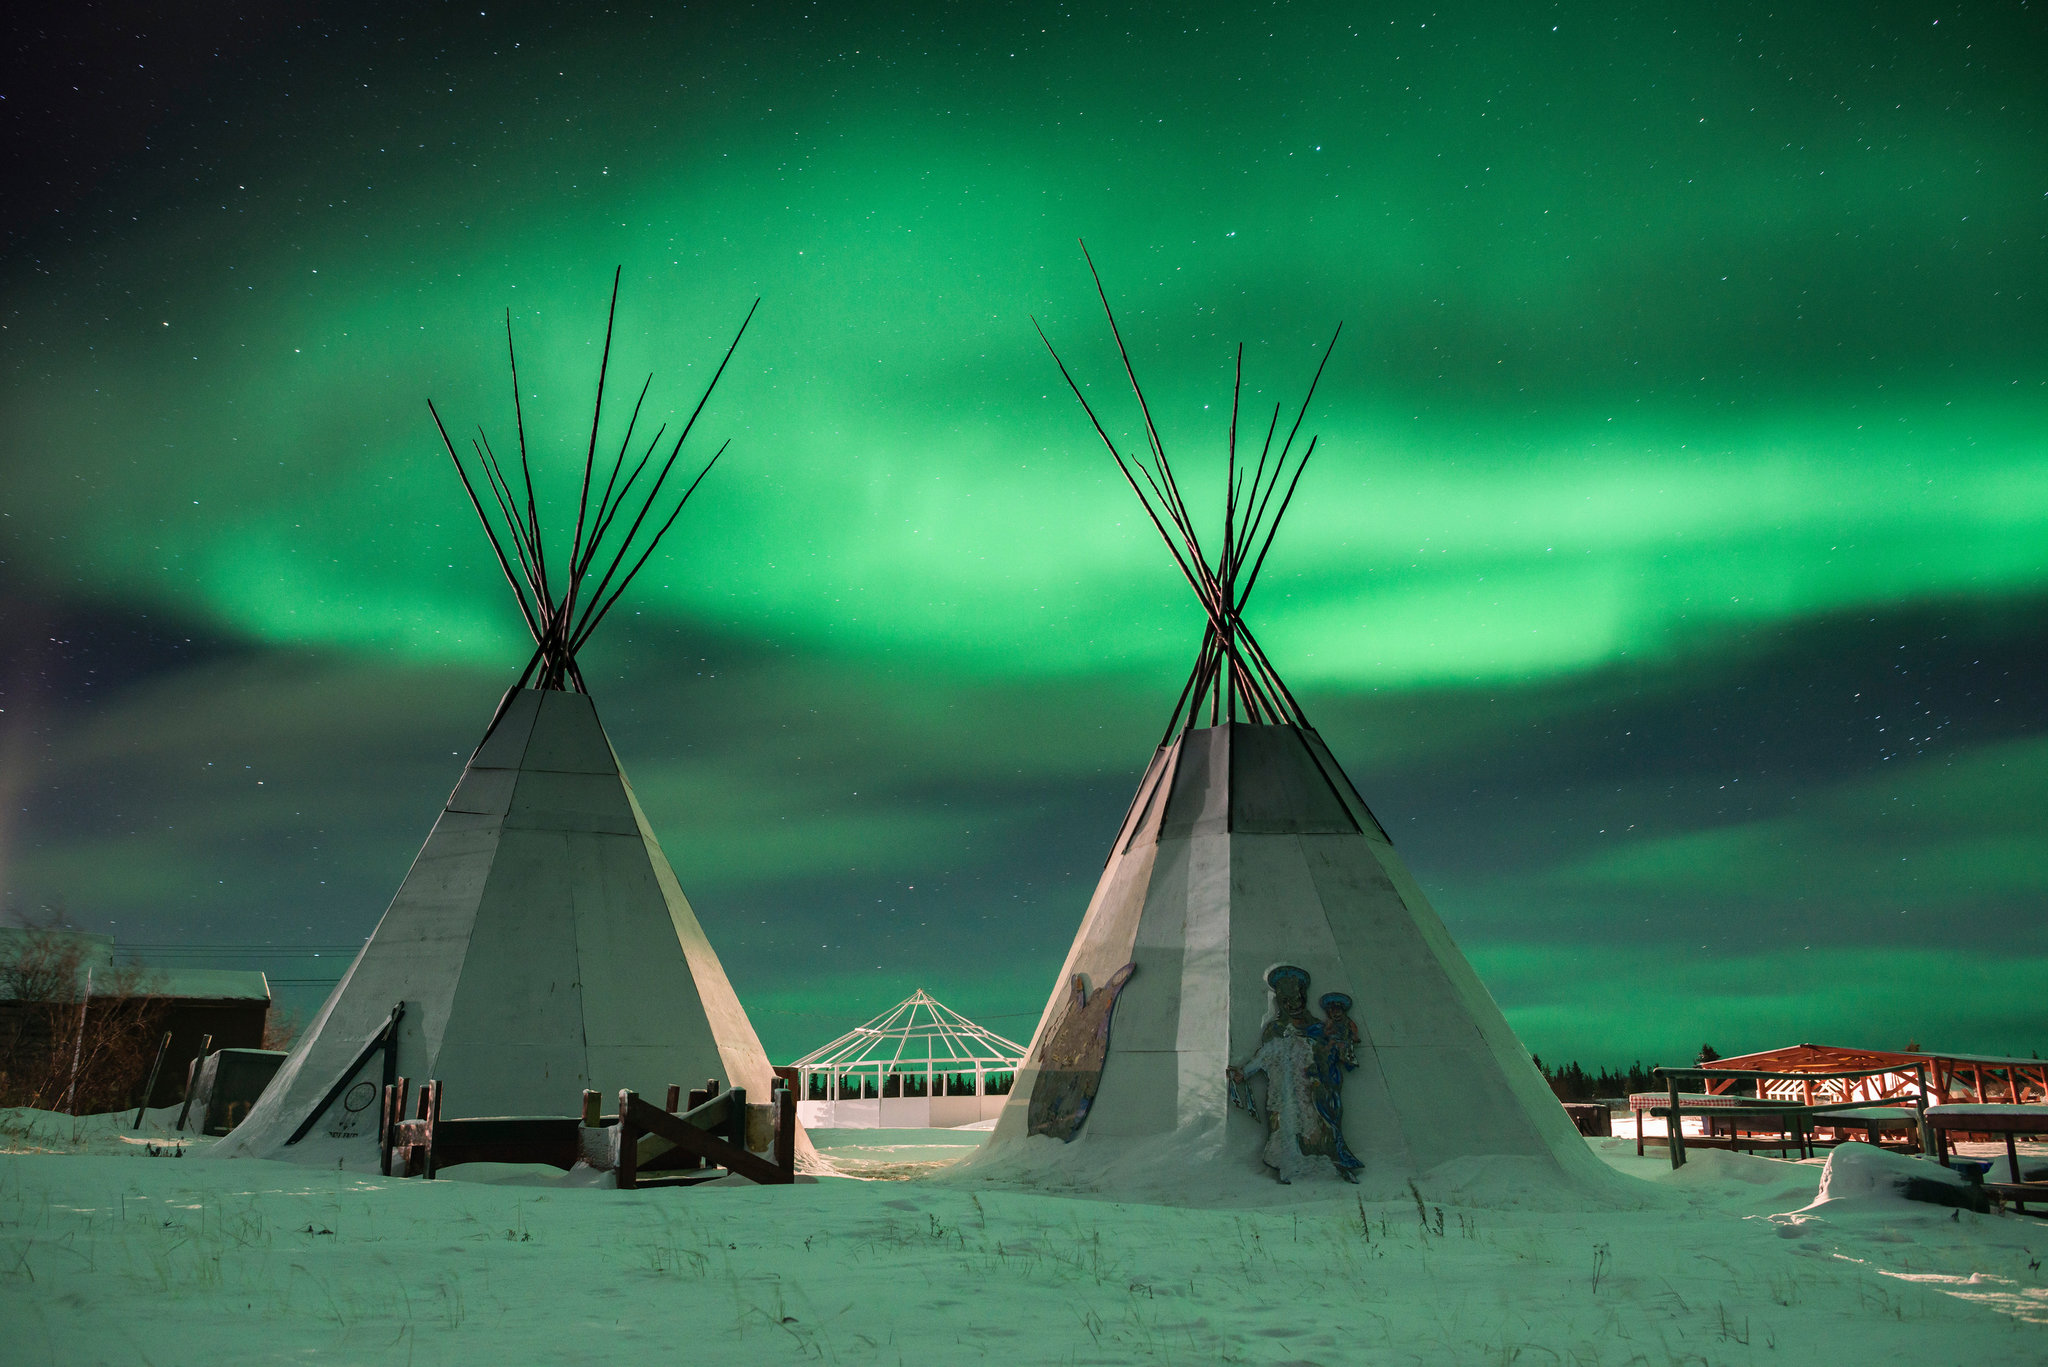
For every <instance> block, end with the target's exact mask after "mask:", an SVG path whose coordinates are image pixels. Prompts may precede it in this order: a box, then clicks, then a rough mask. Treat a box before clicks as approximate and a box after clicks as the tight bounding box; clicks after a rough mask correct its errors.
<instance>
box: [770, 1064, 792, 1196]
mask: <svg viewBox="0 0 2048 1367" xmlns="http://www.w3.org/2000/svg"><path fill="white" fill-rule="evenodd" d="M775 1166H776V1167H778V1168H780V1169H782V1171H783V1172H784V1173H786V1174H788V1176H787V1177H786V1178H785V1180H787V1181H791V1182H794V1181H795V1180H796V1090H795V1089H794V1088H792V1087H791V1086H790V1085H789V1083H788V1082H787V1081H785V1082H784V1083H783V1085H782V1086H781V1087H779V1088H777V1089H776V1092H775Z"/></svg>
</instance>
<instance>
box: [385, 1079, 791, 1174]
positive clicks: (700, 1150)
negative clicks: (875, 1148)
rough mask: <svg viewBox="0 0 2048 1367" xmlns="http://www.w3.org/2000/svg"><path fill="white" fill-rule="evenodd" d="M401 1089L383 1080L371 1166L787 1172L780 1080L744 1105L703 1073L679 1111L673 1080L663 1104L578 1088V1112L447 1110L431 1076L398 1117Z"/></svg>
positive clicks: (787, 1108)
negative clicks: (456, 1113) (606, 1100)
mask: <svg viewBox="0 0 2048 1367" xmlns="http://www.w3.org/2000/svg"><path fill="white" fill-rule="evenodd" d="M410 1088H411V1084H410V1083H409V1082H408V1080H407V1079H405V1078H399V1079H398V1080H397V1081H396V1082H394V1083H392V1084H390V1085H388V1086H386V1087H385V1089H384V1107H383V1113H382V1116H381V1118H380V1120H379V1124H378V1154H379V1159H378V1166H379V1169H380V1171H382V1172H383V1173H384V1175H385V1176H387V1177H390V1176H397V1177H424V1178H427V1179H429V1180H431V1179H432V1178H433V1177H434V1175H435V1173H436V1172H437V1171H438V1170H439V1169H441V1168H445V1167H453V1166H455V1165H456V1164H458V1163H542V1164H546V1165H548V1166H550V1167H556V1168H560V1169H562V1170H563V1171H565V1172H566V1171H568V1170H569V1169H570V1168H573V1167H575V1166H576V1164H578V1163H587V1164H589V1165H590V1166H591V1167H594V1168H597V1169H599V1170H600V1171H608V1172H615V1173H617V1174H618V1184H619V1186H620V1187H622V1188H625V1189H628V1190H631V1189H633V1188H636V1187H646V1186H689V1185H693V1184H695V1183H698V1182H709V1181H713V1180H715V1179H717V1178H720V1177H723V1176H725V1175H726V1174H727V1173H731V1174H733V1175H736V1176H740V1177H746V1178H749V1179H750V1180H752V1181H755V1182H759V1183H762V1184H764V1185H787V1184H789V1183H792V1182H794V1181H795V1180H796V1094H795V1093H794V1092H792V1091H790V1090H789V1088H788V1087H787V1086H786V1085H783V1086H778V1087H777V1088H776V1089H775V1092H774V1097H775V1101H774V1104H773V1105H771V1106H754V1107H749V1106H748V1105H747V1094H746V1090H745V1089H744V1088H740V1087H734V1088H731V1089H725V1088H722V1087H721V1086H720V1085H719V1083H718V1081H717V1080H716V1079H712V1080H711V1081H708V1082H706V1083H705V1084H704V1086H703V1087H702V1088H701V1089H697V1090H693V1091H691V1092H690V1094H689V1099H688V1101H689V1108H688V1109H687V1110H685V1111H681V1112H680V1113H679V1112H678V1107H679V1106H680V1105H681V1104H682V1101H683V1096H682V1089H681V1088H680V1087H673V1086H672V1087H670V1088H669V1089H668V1098H667V1104H666V1108H665V1109H658V1108H656V1107H654V1106H651V1105H649V1104H648V1103H647V1102H645V1101H642V1100H641V1099H640V1098H639V1097H638V1096H637V1095H635V1094H634V1093H633V1092H630V1091H621V1092H620V1093H619V1113H618V1114H617V1115H602V1114H600V1113H599V1112H600V1098H599V1094H598V1093H596V1092H590V1091H586V1092H585V1093H584V1094H583V1108H582V1112H581V1114H579V1115H572V1116H474V1117H460V1118H453V1119H451V1118H447V1117H444V1116H443V1115H442V1114H441V1109H442V1089H443V1084H442V1083H440V1082H437V1081H433V1080H429V1081H428V1082H426V1083H424V1084H423V1085H422V1086H421V1087H420V1091H419V1106H418V1113H417V1115H415V1116H413V1117H411V1118H407V1116H406V1111H407V1108H408V1103H409V1101H410V1096H409V1093H410ZM750 1120H751V1121H752V1122H753V1123H754V1126H755V1129H756V1131H757V1132H756V1133H755V1134H753V1135H749V1133H748V1126H749V1121H750ZM750 1140H751V1141H753V1142H750ZM754 1149H765V1150H768V1151H769V1152H770V1154H771V1156H770V1157H767V1158H763V1157H761V1156H760V1155H759V1154H758V1153H756V1152H753V1150H754ZM647 1173H654V1174H658V1175H657V1176H654V1177H648V1176H644V1175H643V1174H647Z"/></svg>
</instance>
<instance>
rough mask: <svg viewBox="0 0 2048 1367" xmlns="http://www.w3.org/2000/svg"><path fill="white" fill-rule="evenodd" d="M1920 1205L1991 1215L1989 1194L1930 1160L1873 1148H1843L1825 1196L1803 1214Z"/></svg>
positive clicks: (1826, 1175)
mask: <svg viewBox="0 0 2048 1367" xmlns="http://www.w3.org/2000/svg"><path fill="white" fill-rule="evenodd" d="M1916 1203H1924V1204H1926V1205H1934V1206H1953V1207H1960V1208H1962V1209H1964V1210H1974V1211H1980V1212H1981V1211H1985V1210H1988V1209H1990V1202H1989V1201H1988V1200H1986V1198H1985V1195H1984V1189H1983V1188H1982V1187H1979V1186H1975V1185H1973V1184H1971V1183H1969V1182H1965V1181H1964V1180H1963V1178H1962V1177H1961V1175H1959V1174H1958V1173H1956V1172H1954V1171H1952V1170H1950V1169H1948V1168H1945V1167H1943V1166H1941V1164H1939V1163H1936V1162H1935V1161H1934V1160H1932V1159H1930V1158H1918V1157H1913V1156H1909V1155H1907V1154H1900V1153H1892V1152H1890V1151H1889V1150H1886V1149H1880V1148H1876V1147H1873V1146H1872V1145H1869V1144H1842V1145H1839V1146H1837V1147H1836V1149H1835V1151H1834V1152H1833V1153H1831V1154H1829V1155H1828V1165H1827V1167H1826V1168H1825V1169H1823V1170H1822V1172H1821V1177H1820V1193H1819V1195H1817V1196H1815V1197H1814V1199H1813V1204H1812V1205H1810V1206H1807V1207H1806V1208H1805V1209H1804V1210H1802V1211H1800V1212H1799V1213H1800V1214H1802V1215H1807V1214H1819V1213H1825V1214H1828V1215H1837V1214H1849V1213H1854V1212H1857V1211H1862V1210H1882V1211H1887V1212H1896V1211H1898V1210H1899V1209H1900V1208H1901V1207H1907V1206H1910V1205H1912V1204H1916Z"/></svg>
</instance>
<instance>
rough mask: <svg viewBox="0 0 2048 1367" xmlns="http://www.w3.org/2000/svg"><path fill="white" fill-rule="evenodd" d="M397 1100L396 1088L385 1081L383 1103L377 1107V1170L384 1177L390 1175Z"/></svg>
mask: <svg viewBox="0 0 2048 1367" xmlns="http://www.w3.org/2000/svg"><path fill="white" fill-rule="evenodd" d="M397 1101H398V1088H397V1087H396V1086H395V1085H393V1084H392V1083H389V1082H387V1083H385V1084H384V1100H383V1104H382V1105H380V1106H379V1107H378V1108H377V1171H378V1172H380V1173H382V1174H383V1175H384V1176H386V1177H389V1176H390V1175H391V1127H392V1125H393V1124H395V1123H396V1121H397V1116H398V1112H397V1110H396V1109H395V1107H396V1103H397Z"/></svg>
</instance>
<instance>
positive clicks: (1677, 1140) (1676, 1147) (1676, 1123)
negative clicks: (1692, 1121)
mask: <svg viewBox="0 0 2048 1367" xmlns="http://www.w3.org/2000/svg"><path fill="white" fill-rule="evenodd" d="M1666 1081H1667V1082H1668V1083H1669V1085H1670V1089H1671V1114H1670V1115H1669V1116H1668V1117H1667V1118H1666V1119H1665V1121H1664V1124H1665V1127H1666V1128H1665V1133H1666V1135H1668V1136H1669V1142H1670V1145H1671V1166H1672V1167H1674V1168H1682V1167H1684V1166H1685V1118H1684V1117H1683V1116H1681V1115H1680V1114H1679V1113H1678V1079H1677V1078H1675V1077H1674V1078H1668V1079H1666Z"/></svg>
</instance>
